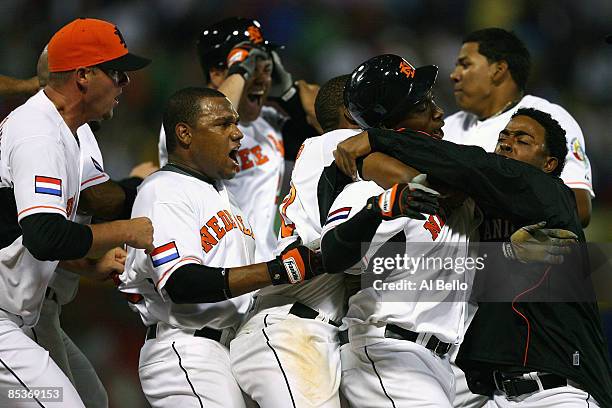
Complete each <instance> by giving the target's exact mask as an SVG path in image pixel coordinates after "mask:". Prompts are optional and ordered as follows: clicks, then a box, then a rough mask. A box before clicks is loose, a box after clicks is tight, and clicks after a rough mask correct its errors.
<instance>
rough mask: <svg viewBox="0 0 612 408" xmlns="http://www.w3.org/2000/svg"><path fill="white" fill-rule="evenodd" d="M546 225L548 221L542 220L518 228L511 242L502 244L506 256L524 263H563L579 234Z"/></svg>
mask: <svg viewBox="0 0 612 408" xmlns="http://www.w3.org/2000/svg"><path fill="white" fill-rule="evenodd" d="M545 226H546V222H545V221H542V222H539V223H537V224H533V225H527V226H525V227H522V228H520V229H518V230H516V231H515V232H514V234H512V236H511V237H510V242H504V243H503V245H502V250H503V252H504V256H505V257H506V258H507V259H511V260H515V261H519V262H522V263H528V262H539V263H546V264H551V265H559V264H562V263H563V256H564V255H567V254H569V253H570V252H571V250H572V246H573V245H575V244H576V243H577V242H578V236H576V234H574V233H573V232H571V231H567V230H564V229H557V228H553V229H549V228H544V227H545Z"/></svg>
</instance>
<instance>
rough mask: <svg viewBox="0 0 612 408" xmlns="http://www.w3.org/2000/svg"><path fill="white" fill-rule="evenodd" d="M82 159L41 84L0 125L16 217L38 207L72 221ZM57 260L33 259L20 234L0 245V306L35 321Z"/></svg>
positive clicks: (1, 170) (2, 170) (1, 166)
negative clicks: (0, 246)
mask: <svg viewBox="0 0 612 408" xmlns="http://www.w3.org/2000/svg"><path fill="white" fill-rule="evenodd" d="M81 161H82V156H81V152H80V149H79V144H78V142H77V139H76V138H75V136H74V135H73V134H72V132H71V131H70V129H69V128H68V126H67V125H66V123H65V122H64V120H63V119H62V117H61V116H60V114H59V112H58V111H57V109H56V108H55V106H54V104H53V103H52V102H51V101H50V100H49V98H47V96H46V95H45V93H44V91H42V90H41V91H39V92H38V93H37V94H36V95H34V96H33V97H31V98H30V99H29V100H28V101H27V102H26V103H25V104H23V105H21V106H20V107H19V108H17V109H15V110H14V111H13V112H11V114H10V115H9V116H8V117H7V118H6V119H5V120H4V122H3V123H2V125H1V126H0V177H1V182H0V187H3V188H12V189H13V191H14V196H15V201H16V204H17V219H18V221H20V220H21V219H23V218H24V217H27V216H29V215H32V214H38V213H52V214H60V215H62V216H63V217H66V218H67V219H69V220H72V221H74V219H75V214H76V208H77V205H78V201H79V192H80V185H81V179H82V177H81V169H82V164H81ZM57 263H58V261H39V260H37V259H35V258H34V257H33V256H32V254H30V252H29V251H28V250H27V249H26V248H25V247H24V246H23V244H22V237H21V236H20V237H18V238H17V239H16V240H15V241H14V242H13V243H12V244H11V245H9V246H8V247H5V248H2V249H1V250H0V293H1V294H2V295H1V296H0V308H2V309H4V310H5V311H8V312H10V313H13V314H15V315H18V316H21V318H22V319H23V323H24V325H26V326H33V325H35V324H36V321H37V320H38V315H39V311H40V307H41V305H42V300H43V297H44V294H45V290H46V288H47V284H48V283H49V280H50V279H51V277H52V275H53V271H54V270H55V268H56V266H57Z"/></svg>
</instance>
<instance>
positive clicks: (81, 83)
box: [75, 67, 92, 92]
mask: <svg viewBox="0 0 612 408" xmlns="http://www.w3.org/2000/svg"><path fill="white" fill-rule="evenodd" d="M91 71H92V68H87V67H79V68H77V69H76V70H75V81H76V85H77V87H78V88H79V90H81V91H82V92H85V91H86V90H87V86H88V85H89V76H88V75H89V74H90V73H91Z"/></svg>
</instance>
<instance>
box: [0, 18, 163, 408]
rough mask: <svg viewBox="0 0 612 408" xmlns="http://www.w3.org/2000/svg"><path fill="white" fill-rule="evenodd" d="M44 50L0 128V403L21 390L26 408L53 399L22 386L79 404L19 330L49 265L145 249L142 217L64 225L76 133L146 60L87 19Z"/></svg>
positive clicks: (37, 304)
mask: <svg viewBox="0 0 612 408" xmlns="http://www.w3.org/2000/svg"><path fill="white" fill-rule="evenodd" d="M75 33H78V35H76V34H75ZM92 48H95V49H96V50H97V52H96V53H95V54H92V53H91V50H92ZM48 54H49V57H48V58H49V71H50V72H51V74H50V78H49V82H48V84H47V86H46V87H45V88H44V89H43V90H41V91H39V92H38V93H37V94H36V95H35V96H33V97H32V98H30V99H29V100H28V101H27V102H26V103H25V104H23V105H22V106H20V107H19V108H17V109H16V110H15V111H13V112H12V113H11V114H10V115H9V116H8V117H7V118H6V119H5V120H4V121H3V122H2V125H1V126H0V177H1V186H2V188H1V189H0V191H1V194H2V201H3V205H2V206H1V207H2V209H3V212H4V214H3V218H4V219H5V220H6V221H7V222H5V223H2V246H1V247H2V249H0V265H1V266H0V291H1V292H2V293H3V296H2V300H0V310H1V312H0V313H1V315H2V316H1V318H0V333H1V336H0V363H1V365H2V369H0V398H2V405H3V406H13V405H15V404H17V403H20V401H19V396H23V395H24V394H19V393H16V392H15V390H17V391H18V390H22V391H23V390H25V391H26V392H31V393H30V395H28V394H25V395H26V396H27V397H29V401H28V402H26V404H30V405H32V406H40V405H42V402H41V400H42V401H45V400H48V398H53V395H52V394H51V395H50V394H48V393H46V394H45V393H42V394H41V393H38V394H37V393H35V392H34V390H33V388H31V387H62V389H63V395H62V398H63V401H64V404H66V405H69V406H75V407H77V406H78V407H81V406H83V403H82V402H81V400H80V398H79V396H78V395H77V393H76V391H75V389H74V387H73V386H72V385H71V384H70V381H69V380H68V378H67V377H66V375H64V374H63V373H62V372H61V370H60V369H59V368H58V367H57V365H56V364H55V363H54V362H53V361H52V360H51V359H50V358H49V355H48V353H47V352H46V351H45V350H44V349H43V348H41V347H40V346H38V345H37V344H36V343H35V342H34V341H33V340H32V339H31V338H30V337H28V336H27V335H26V333H25V332H24V329H26V328H29V327H32V326H34V325H35V324H36V322H37V320H38V317H39V313H40V308H41V306H42V301H43V298H44V294H45V290H46V288H47V285H48V282H49V281H50V279H51V277H52V274H53V271H54V270H55V268H56V266H57V265H58V260H62V263H61V264H62V266H63V267H65V268H67V269H69V270H71V271H73V272H78V273H81V274H92V273H94V276H95V274H97V276H98V277H104V276H108V274H109V273H111V272H113V271H116V270H117V268H118V267H119V266H118V265H116V263H115V264H112V265H111V266H112V267H111V268H101V269H100V267H101V266H103V264H102V262H101V261H98V262H96V261H92V260H91V259H90V258H92V257H95V258H98V257H100V255H102V254H104V253H106V252H107V251H108V250H109V249H111V248H115V247H118V246H122V245H125V244H127V245H130V246H134V247H139V248H145V249H152V246H151V243H152V229H151V223H150V220H148V219H136V220H131V221H117V222H113V223H107V224H100V225H92V226H85V225H80V224H78V223H75V222H74V220H75V216H76V208H77V206H78V202H79V193H80V187H81V179H82V168H83V166H82V161H83V160H84V157H83V152H82V151H81V150H80V146H79V139H78V136H79V135H78V129H79V128H80V127H81V126H82V125H83V124H85V123H87V122H88V121H90V120H101V119H103V118H105V117H111V116H112V111H113V109H114V107H115V106H116V105H117V103H118V99H117V98H118V96H119V94H120V93H121V91H122V89H123V87H125V86H126V85H127V84H128V83H129V79H128V77H127V75H126V74H125V71H131V70H137V69H140V68H142V67H144V66H146V65H147V64H148V63H149V60H147V59H145V58H141V57H138V56H135V55H133V54H130V53H129V52H128V49H127V46H126V45H125V40H124V39H123V37H122V36H121V33H120V31H119V29H118V28H117V27H116V26H115V25H113V24H111V23H108V22H106V21H102V20H95V19H78V20H75V21H73V22H71V23H70V24H68V25H66V26H64V27H63V28H62V29H60V30H59V31H58V32H57V33H56V34H55V35H54V36H53V38H52V39H51V41H50V42H49V47H48ZM85 256H87V257H90V258H84V257H85ZM103 259H104V258H103ZM117 262H119V261H117ZM119 263H120V262H119ZM107 266H108V264H107ZM45 398H47V399H45ZM56 398H57V396H56Z"/></svg>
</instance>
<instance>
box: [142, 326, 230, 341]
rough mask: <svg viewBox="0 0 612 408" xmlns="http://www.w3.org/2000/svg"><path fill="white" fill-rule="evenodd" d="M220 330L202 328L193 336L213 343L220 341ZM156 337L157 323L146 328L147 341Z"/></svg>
mask: <svg viewBox="0 0 612 408" xmlns="http://www.w3.org/2000/svg"><path fill="white" fill-rule="evenodd" d="M221 334H222V332H221V330H217V329H211V328H210V327H204V328H202V329H198V330H196V331H195V332H194V333H193V335H194V337H204V338H207V339H210V340H214V341H221ZM156 337H157V323H155V324H153V325H151V326H149V327H147V336H146V339H147V340H151V339H154V338H156Z"/></svg>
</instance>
